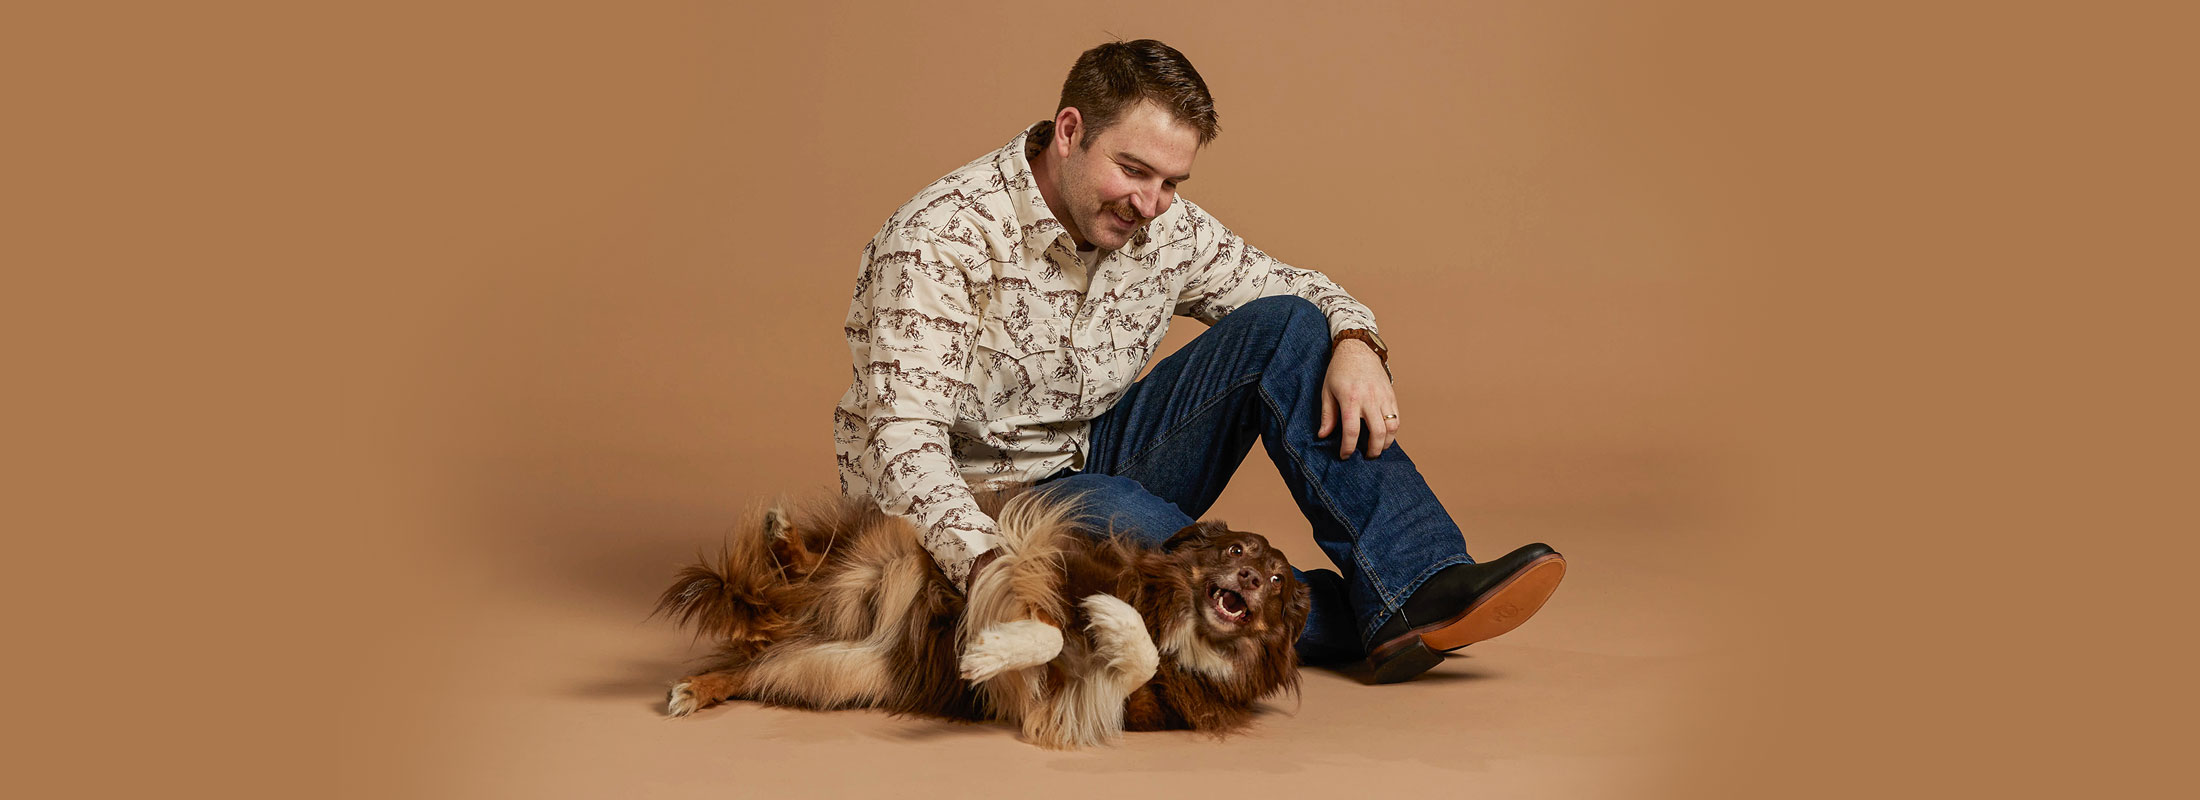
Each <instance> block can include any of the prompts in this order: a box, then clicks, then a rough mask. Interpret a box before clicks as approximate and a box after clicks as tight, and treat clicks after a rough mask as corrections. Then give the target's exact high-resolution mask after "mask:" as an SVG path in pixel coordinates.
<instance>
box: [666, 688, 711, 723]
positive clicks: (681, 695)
mask: <svg viewBox="0 0 2200 800" xmlns="http://www.w3.org/2000/svg"><path fill="white" fill-rule="evenodd" d="M702 707H703V703H702V701H701V700H698V699H697V698H696V697H695V687H694V685H693V684H690V683H688V682H687V681H681V682H679V683H678V684H675V685H674V686H673V687H672V692H671V694H668V695H666V696H665V714H667V715H669V716H674V717H684V716H687V715H689V714H693V713H695V712H696V711H697V710H698V709H701V708H702Z"/></svg>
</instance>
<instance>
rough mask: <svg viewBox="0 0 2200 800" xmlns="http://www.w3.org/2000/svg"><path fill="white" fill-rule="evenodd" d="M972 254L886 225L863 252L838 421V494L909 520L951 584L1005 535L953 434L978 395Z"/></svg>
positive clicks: (849, 325)
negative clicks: (847, 383)
mask: <svg viewBox="0 0 2200 800" xmlns="http://www.w3.org/2000/svg"><path fill="white" fill-rule="evenodd" d="M973 261H974V259H968V258H961V257H958V256H957V254H955V253H954V252H952V251H951V250H950V249H948V247H947V246H945V245H943V243H941V242H940V241H938V240H937V239H934V238H933V237H932V236H931V235H930V234H927V233H925V232H923V231H922V230H921V229H911V228H902V229H899V230H897V231H892V232H887V233H882V234H881V235H880V236H879V237H878V238H877V239H875V240H873V241H872V243H871V245H870V246H869V247H866V248H865V249H864V254H863V271H862V272H861V274H860V275H859V276H858V278H857V279H856V290H855V296H854V297H853V298H852V299H851V300H850V302H849V305H848V319H847V324H846V325H845V326H844V328H843V333H844V334H846V336H847V339H848V350H849V353H850V356H851V358H852V362H853V368H854V371H855V380H854V388H853V389H852V391H851V397H850V399H849V401H847V402H843V403H842V405H841V409H840V413H839V415H838V416H839V417H840V418H839V419H837V420H836V421H835V425H834V438H835V439H836V442H835V445H836V447H837V449H838V450H839V455H840V469H841V490H842V492H843V493H845V494H848V495H850V496H867V497H870V498H871V499H872V500H874V501H875V502H877V503H878V505H879V508H880V510H882V511H885V512H886V513H888V514H893V515H896V516H901V517H907V518H909V519H911V521H913V522H915V523H916V525H917V527H918V529H919V530H920V531H921V534H922V537H923V543H924V548H925V550H927V551H929V552H930V553H931V554H932V560H933V561H935V562H937V563H938V564H939V566H940V569H941V571H943V572H945V573H946V574H947V577H948V579H949V580H951V581H954V582H955V583H956V584H957V585H960V584H961V583H962V582H963V578H964V575H966V574H967V573H968V572H969V569H970V562H971V561H972V560H973V559H975V558H976V557H977V556H978V555H980V554H982V553H984V552H985V551H987V550H991V549H993V548H994V547H995V546H996V545H998V544H999V543H1000V537H999V529H998V528H997V527H996V526H995V525H994V522H993V519H992V518H991V517H988V516H986V515H985V514H984V513H983V512H981V511H979V510H978V503H977V500H976V498H974V497H972V496H971V493H970V487H969V485H968V484H965V483H964V482H963V479H962V475H961V471H960V468H959V467H958V466H957V464H956V462H955V458H954V454H953V451H952V449H951V448H950V447H949V437H948V430H949V428H950V427H951V426H952V425H953V424H954V422H955V420H956V419H957V408H958V407H959V406H960V405H963V404H974V403H975V402H976V391H977V390H976V388H975V387H973V386H972V385H971V383H970V382H969V381H968V377H969V371H970V359H971V348H972V346H973V344H974V342H975V340H976V339H977V335H978V328H979V318H978V312H977V308H976V305H975V304H974V303H973V301H972V298H971V291H970V289H971V286H972V284H973V283H974V280H973V276H972V275H971V274H970V272H969V268H968V265H969V264H970V263H972V262H973Z"/></svg>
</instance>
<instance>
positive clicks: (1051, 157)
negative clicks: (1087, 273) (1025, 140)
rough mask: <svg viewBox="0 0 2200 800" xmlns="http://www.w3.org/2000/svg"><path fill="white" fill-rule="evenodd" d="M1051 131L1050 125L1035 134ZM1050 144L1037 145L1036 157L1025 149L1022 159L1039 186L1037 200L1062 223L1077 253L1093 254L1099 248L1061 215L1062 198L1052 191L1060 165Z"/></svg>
mask: <svg viewBox="0 0 2200 800" xmlns="http://www.w3.org/2000/svg"><path fill="white" fill-rule="evenodd" d="M1053 129H1054V126H1053V125H1052V124H1051V123H1050V124H1048V125H1046V126H1045V127H1043V128H1041V129H1040V130H1039V131H1037V132H1035V133H1052V132H1053ZM1032 142H1034V143H1037V142H1038V136H1036V135H1034V136H1033V137H1032ZM1052 142H1053V139H1052V138H1051V137H1050V138H1048V140H1047V143H1046V144H1038V145H1037V147H1038V155H1032V152H1031V148H1030V147H1028V146H1027V147H1026V148H1025V150H1024V158H1025V160H1028V161H1030V162H1031V180H1032V182H1033V183H1036V184H1038V185H1039V199H1042V200H1045V201H1046V203H1047V210H1048V211H1050V212H1053V214H1054V221H1056V222H1059V223H1062V230H1063V231H1066V232H1068V233H1069V239H1070V241H1071V242H1074V243H1076V245H1077V252H1080V253H1090V252H1093V251H1095V250H1098V249H1099V248H1098V247H1095V246H1094V245H1093V244H1092V243H1091V242H1087V241H1085V238H1084V237H1083V236H1080V235H1078V233H1077V228H1076V223H1073V222H1071V221H1070V218H1069V216H1068V215H1066V214H1063V213H1062V212H1063V211H1064V210H1065V209H1064V208H1063V207H1062V198H1061V196H1060V193H1059V192H1056V191H1055V190H1054V187H1056V186H1057V185H1059V184H1058V183H1057V182H1056V181H1055V179H1054V176H1055V175H1056V174H1058V173H1059V171H1060V169H1061V164H1060V162H1058V161H1057V160H1056V159H1058V158H1059V156H1057V155H1055V152H1054V148H1053V147H1052V146H1051V144H1052Z"/></svg>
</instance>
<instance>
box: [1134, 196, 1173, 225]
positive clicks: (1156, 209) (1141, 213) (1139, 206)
mask: <svg viewBox="0 0 2200 800" xmlns="http://www.w3.org/2000/svg"><path fill="white" fill-rule="evenodd" d="M1167 210H1169V198H1168V195H1167V194H1166V193H1164V192H1162V191H1161V190H1159V189H1148V190H1145V191H1141V192H1139V193H1137V194H1134V195H1131V213H1133V214H1137V215H1138V218H1139V219H1140V220H1149V219H1153V218H1154V217H1158V216H1161V212H1163V211H1167Z"/></svg>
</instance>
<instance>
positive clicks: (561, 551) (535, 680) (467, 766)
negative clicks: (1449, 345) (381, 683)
mask: <svg viewBox="0 0 2200 800" xmlns="http://www.w3.org/2000/svg"><path fill="white" fill-rule="evenodd" d="M1232 491H1233V494H1232V495H1230V496H1226V497H1225V498H1224V502H1223V503H1222V504H1221V505H1220V506H1218V511H1220V510H1223V509H1227V508H1235V509H1241V510H1245V509H1250V510H1251V511H1245V512H1243V513H1239V514H1237V515H1236V516H1234V517H1232V518H1230V521H1231V522H1232V523H1233V525H1235V526H1237V527H1241V528H1247V529H1253V530H1264V531H1268V532H1271V537H1272V538H1274V539H1275V540H1276V541H1277V542H1278V544H1279V546H1280V547H1282V548H1284V550H1285V551H1286V552H1287V553H1290V554H1294V555H1298V556H1299V558H1298V559H1296V563H1302V564H1303V563H1305V561H1307V560H1309V559H1308V555H1310V554H1312V553H1313V552H1314V551H1313V546H1312V543H1311V540H1310V539H1307V538H1306V534H1305V532H1304V530H1303V525H1304V523H1303V522H1298V523H1297V525H1298V527H1297V528H1296V529H1294V528H1293V527H1292V523H1293V520H1294V519H1295V517H1294V516H1293V515H1291V514H1290V513H1289V505H1288V502H1287V501H1285V500H1284V498H1282V497H1281V496H1280V489H1278V490H1273V491H1277V492H1279V494H1278V496H1275V497H1270V496H1268V494H1267V493H1268V492H1269V491H1271V490H1267V489H1261V488H1252V489H1246V490H1242V491H1241V490H1238V489H1235V488H1234V489H1233V490H1232ZM1260 509H1269V510H1277V509H1280V510H1282V511H1283V513H1281V514H1273V513H1262V512H1261V511H1259V510H1260ZM567 511H568V512H570V513H568V514H565V515H563V519H564V520H565V522H563V523H560V524H562V525H563V529H565V530H568V531H578V530H584V529H587V528H590V527H591V526H590V524H589V523H588V522H587V521H586V519H587V518H588V517H590V516H592V515H614V514H615V512H613V511H612V510H611V509H610V508H609V507H590V506H588V505H587V504H582V505H579V506H576V507H573V508H569V509H567ZM730 516H731V515H730V512H729V515H728V518H729V519H730ZM1211 516H1212V515H1211ZM1461 516H1462V517H1463V518H1465V520H1464V521H1465V522H1467V523H1468V527H1470V528H1471V529H1474V530H1475V531H1476V532H1475V533H1474V534H1470V538H1469V544H1470V547H1472V548H1474V549H1475V550H1476V551H1477V552H1479V553H1488V554H1494V553H1497V552H1502V551H1503V550H1504V549H1507V548H1510V547H1512V546H1515V545H1517V544H1520V543H1524V542H1527V541H1535V540H1542V541H1548V542H1551V543H1552V544H1554V545H1555V546H1557V547H1559V548H1560V549H1561V550H1563V551H1564V552H1565V553H1566V554H1567V556H1568V558H1569V562H1570V564H1571V569H1570V572H1569V574H1568V577H1567V580H1566V582H1565V584H1564V585H1563V586H1562V587H1561V588H1560V590H1559V591H1558V593H1557V594H1556V595H1555V596H1554V597H1553V598H1552V600H1551V602H1550V603H1549V604H1548V605H1547V606H1546V607H1545V608H1544V609H1543V611H1542V612H1541V613H1540V614H1539V615H1538V616H1537V617H1536V619H1534V620H1533V621H1532V622H1531V623H1530V624H1528V625H1526V626H1525V627H1523V628H1521V629H1519V630H1516V631H1514V632H1512V633H1510V634H1508V635H1506V636H1503V637H1500V638H1498V639H1495V640H1491V641H1488V642H1484V643H1481V644H1477V645H1475V646H1473V647H1470V648H1467V649H1466V650H1464V651H1461V652H1460V653H1456V654H1454V655H1452V656H1451V657H1450V658H1449V659H1448V660H1447V661H1446V662H1445V663H1444V664H1443V665H1441V666H1439V667H1437V668H1436V669H1435V670H1434V671H1432V672H1430V673H1428V674H1426V675H1424V676H1422V677H1420V678H1418V679H1416V680H1414V681H1411V682H1408V683H1404V684H1398V685H1389V686H1369V685H1363V684H1362V683H1360V682H1359V681H1358V680H1356V679H1355V678H1354V677H1353V676H1352V675H1350V674H1348V673H1340V672H1337V671H1331V670H1325V669H1308V670H1305V671H1304V672H1303V683H1304V686H1303V691H1302V692H1300V694H1299V695H1298V696H1296V697H1293V696H1289V695H1284V696H1280V697H1275V698H1271V699H1270V700H1269V701H1268V703H1267V704H1266V712H1265V713H1264V714H1263V715H1262V716H1261V719H1260V721H1259V723H1258V724H1257V726H1256V727H1255V728H1253V729H1252V730H1251V731H1250V732H1247V733H1244V734H1241V735H1237V736H1232V737H1229V738H1227V739H1222V740H1213V739H1209V738H1204V737H1201V736H1196V735H1192V734H1186V733H1138V734H1130V735H1127V736H1126V737H1125V739H1124V740H1123V742H1122V743H1121V744H1120V745H1119V746H1116V747H1112V748H1105V749H1095V750H1089V751H1080V752H1056V751H1048V750H1043V749H1039V748H1037V747H1033V746H1031V745H1028V744H1025V743H1023V742H1021V741H1019V740H1018V739H1017V738H1016V735H1015V732H1014V731H1013V730H1011V729H1009V728H1008V727H1005V726H1001V725H990V724H962V723H952V722H945V721H934V720H929V719H918V718H906V717H893V716H889V715H886V714H884V713H880V712H875V711H868V710H850V711H836V712H813V711H802V710H791V709H782V708H767V707H763V706H759V705H756V704H753V703H744V702H734V703H731V704H728V705H722V706H719V707H715V708H711V709H708V710H705V711H703V712H701V713H699V714H696V715H695V716H692V717H689V718H684V719H670V718H667V717H666V716H665V715H664V713H663V702H664V693H665V689H666V687H667V686H668V685H669V683H670V681H671V680H672V679H673V678H675V677H677V676H679V675H682V674H685V673H684V672H683V669H684V668H685V666H686V665H687V663H688V660H689V659H691V658H693V657H695V656H698V655H701V654H702V653H703V648H701V647H700V646H696V647H691V646H690V643H689V640H688V638H687V636H686V635H685V634H683V633H682V632H680V631H677V630H675V629H674V628H673V627H672V626H671V625H669V624H668V623H666V622H664V621H663V620H661V619H658V620H649V619H645V617H646V615H647V614H648V612H649V607H650V604H651V603H652V601H653V600H654V594H655V592H656V591H658V590H659V589H660V588H661V585H662V584H663V582H665V581H667V580H669V576H670V575H671V573H672V570H673V569H674V568H675V567H676V566H678V565H679V564H680V563H681V562H682V561H683V560H684V559H686V558H687V557H689V555H690V554H691V553H693V552H694V550H695V549H696V548H698V547H701V546H704V545H707V544H708V543H709V542H710V541H711V538H712V537H711V536H708V535H701V536H696V535H679V534H670V533H668V534H663V535H657V536H640V535H634V536H629V537H627V538H623V539H617V540H607V539H591V538H586V537H570V536H556V535H552V536H547V537H545V538H543V539H542V540H541V541H540V542H539V545H540V546H539V547H537V548H536V549H535V552H536V556H535V557H525V558H509V559H501V560H496V559H492V560H478V559H468V558H465V557H463V555H462V554H460V555H459V557H456V558H451V557H450V556H452V555H453V554H449V553H446V554H444V556H445V558H444V559H443V560H445V561H446V563H449V564H457V565H463V564H468V563H471V564H472V566H471V567H468V568H467V569H468V570H469V571H470V575H469V576H468V579H467V580H466V581H463V582H454V584H453V585H454V586H456V585H459V583H464V584H465V585H466V586H467V587H469V588H466V589H464V590H462V591H464V593H465V594H466V595H468V596H469V597H470V598H472V599H470V600H469V601H467V602H464V603H460V604H458V607H460V608H463V609H464V610H463V611H462V612H458V613H452V614H448V615H444V616H442V617H441V618H440V621H439V622H438V623H437V624H435V625H431V626H428V627H425V628H422V629H420V630H419V631H418V632H417V636H418V637H419V638H417V639H415V640H413V641H410V642H404V643H400V644H399V645H398V646H397V649H398V650H401V651H403V652H405V653H406V654H408V655H407V658H409V659H419V660H418V661H414V662H413V663H410V664H409V665H408V671H409V672H410V674H413V675H416V676H419V677H420V678H421V680H423V681H425V682H426V684H425V685H423V686H420V687H419V688H420V689H422V690H423V691H421V692H420V693H418V694H415V695H412V696H411V697H410V698H408V699H409V700H412V701H418V700H420V699H421V698H435V699H434V701H433V702H432V703H421V702H406V701H404V700H399V701H394V702H398V703H399V704H400V705H404V706H407V707H409V708H412V709H414V710H412V711H408V712H405V713H402V714H397V713H393V709H390V708H384V709H378V710H373V709H370V710H366V711H363V712H361V713H363V714H366V715H369V716H381V717H382V718H383V719H382V721H383V722H385V723H390V724H395V725H396V726H397V727H398V728H399V729H400V730H401V731H402V735H401V738H403V739H404V741H406V742H409V743H410V744H409V746H408V747H406V748H402V750H403V752H402V753H401V755H399V756H398V758H397V760H396V761H369V760H356V761H352V762H350V763H348V764H347V765H346V766H347V772H349V773H350V779H351V780H355V781H358V782H359V783H356V784H354V785H366V784H374V785H380V786H387V787H388V788H389V789H390V790H393V791H399V792H403V793H405V794H407V795H412V796H448V797H470V798H502V797H535V798H541V797H712V798H723V797H806V796H820V797H822V796H856V797H862V796H879V795H886V794H890V793H893V794H899V793H908V792H918V793H921V794H924V795H932V794H935V793H936V794H942V795H945V794H949V793H952V794H953V795H954V796H959V797H1028V796H1033V795H1039V794H1044V795H1051V796H1068V797H1083V796H1093V797H1099V796H1121V795H1123V794H1124V793H1126V792H1138V793H1142V794H1144V793H1152V792H1163V793H1164V794H1165V795H1173V794H1175V793H1178V792H1183V793H1187V794H1189V793H1192V792H1208V791H1231V790H1243V789H1246V788H1253V787H1265V788H1273V789H1283V790H1291V789H1315V788H1323V787H1328V788H1335V789H1339V790H1352V789H1358V790H1370V789H1376V788H1378V787H1399V788H1416V789H1447V788H1448V789H1456V790H1462V791H1466V790H1471V791H1473V792H1475V793H1476V796H1546V797H1548V796H1564V797H1640V796H1644V795H1646V794H1653V793H1656V792H1657V791H1658V789H1659V787H1664V786H1668V785H1670V784H1671V782H1672V780H1673V779H1674V777H1675V775H1676V774H1677V773H1676V770H1677V769H1678V768H1679V767H1680V766H1681V765H1682V764H1683V763H1684V757H1685V756H1686V754H1687V753H1686V751H1687V750H1688V742H1689V741H1691V737H1692V735H1693V733H1694V731H1693V726H1696V725H1699V724H1701V723H1700V720H1701V719H1702V715H1701V714H1697V713H1694V709H1695V708H1696V707H1697V705H1698V704H1699V703H1700V702H1701V698H1702V697H1704V694H1703V693H1704V692H1706V691H1707V690H1708V689H1709V688H1710V686H1711V684H1710V683H1709V681H1711V680H1712V677H1713V676H1714V675H1715V674H1716V673H1717V672H1718V671H1719V670H1720V669H1721V668H1722V667H1723V666H1725V664H1726V662H1725V661H1724V660H1723V656H1724V652H1723V649H1722V646H1721V645H1719V644H1718V643H1717V637H1718V636H1719V635H1720V634H1719V632H1718V631H1717V630H1716V629H1715V627H1714V626H1713V625H1711V623H1710V620H1711V619H1713V618H1714V617H1716V616H1717V613H1716V610H1717V608H1718V607H1719V606H1720V598H1719V597H1718V596H1716V593H1715V592H1713V591H1711V590H1709V589H1706V588H1704V587H1705V585H1706V584H1705V582H1704V581H1702V580H1700V578H1701V577H1702V570H1703V569H1704V565H1703V564H1702V563H1700V562H1697V561H1692V560H1691V555H1690V554H1691V553H1694V552H1697V551H1700V550H1701V549H1702V548H1703V543H1704V534H1703V533H1702V532H1701V531H1698V530H1694V529H1692V528H1691V527H1690V526H1688V525H1685V524H1681V523H1678V522H1674V521H1670V520H1668V521H1659V520H1658V519H1656V517H1657V515H1653V514H1644V513H1639V512H1637V513H1613V512H1610V511H1605V512H1574V513H1568V512H1559V511H1553V510H1550V509H1540V510H1526V511H1513V512H1503V511H1484V512H1477V513H1474V514H1472V515H1461ZM544 524H545V525H546V526H547V527H548V528H551V529H556V528H559V527H560V524H552V523H549V522H547V521H546V522H545V523H544Z"/></svg>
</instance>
